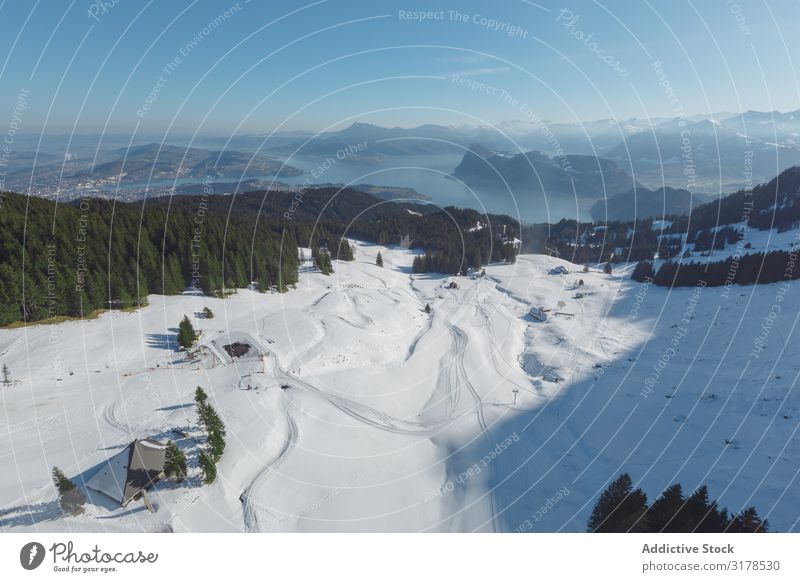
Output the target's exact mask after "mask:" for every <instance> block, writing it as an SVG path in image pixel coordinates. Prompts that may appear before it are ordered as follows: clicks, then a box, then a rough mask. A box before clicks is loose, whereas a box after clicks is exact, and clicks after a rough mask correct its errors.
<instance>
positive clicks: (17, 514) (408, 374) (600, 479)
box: [0, 243, 800, 531]
mask: <svg viewBox="0 0 800 582" xmlns="http://www.w3.org/2000/svg"><path fill="white" fill-rule="evenodd" d="M354 250H355V257H356V260H355V261H354V262H336V263H335V264H334V268H335V272H334V274H333V275H332V276H330V277H328V276H324V275H322V274H320V273H318V272H316V271H315V270H314V269H313V268H311V267H310V266H308V265H307V266H306V267H305V269H304V271H303V273H302V275H301V280H300V282H299V284H298V289H296V290H294V291H290V292H288V293H285V294H280V293H267V294H262V293H256V292H253V291H246V290H241V291H239V292H238V293H237V294H236V295H234V296H232V297H230V298H228V299H224V300H223V299H214V298H207V297H203V296H199V295H195V294H187V295H183V296H173V297H161V296H151V297H150V304H149V306H148V307H145V308H142V309H140V310H137V311H134V312H111V313H106V314H103V315H101V316H100V317H98V318H96V319H93V320H85V321H76V322H67V323H61V324H58V325H39V326H32V327H27V328H19V329H3V330H0V354H1V355H2V360H3V361H4V362H5V363H6V364H7V365H8V367H9V370H10V374H11V384H10V385H7V386H4V387H3V388H2V389H0V390H2V392H1V394H2V399H3V408H2V417H0V418H1V423H0V444H2V450H3V451H4V452H3V453H2V455H3V459H4V460H3V464H4V466H5V467H6V468H10V469H9V470H6V471H4V472H3V476H2V477H0V529H2V530H3V531H30V530H40V531H131V530H135V531H142V530H144V531H242V530H249V531H514V530H519V529H522V528H524V529H525V530H533V531H582V530H583V529H584V528H585V524H586V520H587V517H588V516H589V512H590V511H591V507H592V505H593V503H594V501H595V499H596V498H597V496H598V494H599V493H600V491H601V490H602V489H603V488H604V486H605V485H606V484H607V483H608V482H609V481H610V480H612V479H614V478H615V477H616V476H617V475H618V474H619V473H620V472H622V471H627V472H628V473H630V474H631V475H632V477H633V479H634V483H635V485H636V486H641V487H642V488H643V489H644V490H645V491H647V492H648V493H650V494H651V496H655V495H656V494H657V493H659V492H660V491H662V490H663V489H664V488H665V487H666V486H667V485H669V484H671V483H673V482H676V481H679V482H681V483H682V484H683V486H684V490H691V489H693V488H695V487H696V486H698V485H700V484H702V483H708V484H709V488H710V492H711V494H712V495H713V496H714V497H717V498H719V500H720V503H721V504H722V505H725V506H727V507H728V508H730V509H731V510H735V511H736V510H739V509H740V508H742V507H745V506H749V505H755V506H756V507H757V508H758V510H759V514H760V515H761V516H762V517H766V518H768V519H769V521H770V522H771V524H772V527H773V529H775V530H779V531H790V530H791V531H797V530H798V528H799V527H800V524H798V522H797V511H796V508H797V506H798V505H799V504H800V489H798V487H797V486H796V477H797V466H798V461H799V460H800V448H799V447H800V441H799V440H798V430H797V427H798V414H800V411H799V410H798V407H800V401H799V400H798V395H797V391H796V389H795V381H796V377H797V373H798V363H797V362H798V361H799V360H800V353H798V350H799V349H800V348H798V346H797V342H794V341H792V338H793V337H794V335H795V333H796V330H795V324H796V314H797V313H798V312H800V296H798V294H797V292H796V290H795V289H793V288H792V289H790V290H788V292H787V291H781V289H782V287H778V286H772V285H760V286H750V287H733V288H717V289H699V288H698V289H693V288H686V289H674V290H670V289H667V288H659V287H655V286H653V285H647V284H640V283H636V282H634V281H632V280H630V278H628V277H627V274H628V271H629V267H624V268H621V269H619V270H615V271H614V273H613V274H611V275H606V274H603V273H602V272H601V271H600V270H599V269H595V268H592V269H590V270H589V271H588V272H584V271H583V270H582V269H581V268H579V267H578V266H576V265H572V264H570V263H568V262H566V261H563V260H559V259H555V258H551V257H544V256H532V255H526V256H521V257H520V258H519V259H518V261H517V262H516V264H508V265H491V266H489V267H487V268H486V275H485V276H484V277H480V276H477V274H473V275H470V276H459V277H444V276H438V275H413V274H411V272H410V265H411V262H412V259H413V257H414V252H413V251H410V250H407V249H404V248H401V247H376V246H372V245H367V244H360V243H356V244H354ZM378 251H380V252H381V253H382V256H383V260H384V267H383V268H380V267H377V266H376V265H375V257H376V255H377V252H378ZM559 267H560V268H559ZM564 271H566V273H564ZM453 283H455V285H453ZM726 289H727V291H726ZM779 293H780V294H781V299H780V303H781V307H782V309H781V312H780V313H779V314H774V309H773V307H772V306H773V305H775V304H776V301H777V299H776V297H777V295H778V294H779ZM426 304H428V305H430V307H431V313H430V314H428V313H426V310H425V306H426ZM205 306H208V307H210V308H211V309H212V310H213V312H214V313H215V314H216V317H214V318H213V319H205V318H202V317H200V315H199V314H200V312H201V311H202V308H203V307H205ZM532 308H537V310H535V312H536V314H537V317H536V318H533V317H531V316H530V315H529V312H530V311H531V309H532ZM539 308H540V309H539ZM184 314H186V315H188V316H189V317H190V318H192V320H193V322H194V324H195V326H196V327H197V328H198V329H200V330H201V331H202V335H201V338H200V345H201V346H203V348H204V349H203V350H202V352H201V354H200V355H198V356H197V357H196V358H193V359H191V360H187V357H186V355H185V353H184V352H179V351H177V350H176V348H175V343H174V341H175V332H174V331H173V328H174V327H175V326H177V323H178V321H179V320H180V319H181V318H182V317H183V315H184ZM542 316H544V317H542ZM765 321H768V322H769V325H768V327H767V328H766V329H768V331H767V332H765V331H764V329H765V327H764V322H765ZM765 333H766V336H765ZM233 341H240V342H245V343H248V344H249V345H251V346H252V348H253V351H252V353H250V354H248V355H246V356H243V357H241V358H238V359H237V360H232V359H231V358H230V357H226V355H225V354H224V353H223V352H221V351H220V347H219V346H220V345H223V344H226V343H229V342H233ZM756 345H759V346H763V349H760V350H755V349H754V346H756ZM198 385H201V386H203V387H204V388H205V390H206V392H207V393H208V394H209V401H210V402H211V403H212V404H213V406H214V407H215V408H216V409H217V410H218V411H219V412H220V415H221V416H222V417H223V419H224V422H225V424H226V426H227V430H228V437H227V448H226V452H225V454H224V456H223V458H222V460H221V462H220V464H219V466H218V472H219V476H218V479H217V481H216V482H215V483H213V484H212V485H205V486H201V485H200V483H199V478H198V469H197V468H196V462H197V461H196V456H197V452H198V445H197V442H196V441H195V439H196V438H200V434H201V433H200V431H199V430H198V427H197V418H196V416H197V415H196V411H195V407H194V404H193V394H194V391H195V388H196V386H198ZM282 386H288V387H287V388H286V389H282ZM143 437H154V438H157V439H159V440H162V441H163V440H166V439H173V440H174V441H175V442H176V443H177V444H178V445H179V446H180V447H181V448H183V449H184V450H185V451H186V453H187V456H188V458H189V464H190V475H189V479H188V480H187V481H186V482H184V483H183V484H180V485H178V484H174V483H169V482H161V483H159V484H158V485H157V486H156V487H155V489H154V490H153V491H152V492H151V494H150V500H151V504H152V505H153V507H154V509H155V511H154V512H152V513H151V512H149V511H147V510H146V509H145V508H144V507H143V506H142V504H141V502H132V504H131V505H129V506H128V507H126V508H120V507H118V506H117V505H116V504H114V503H113V502H111V501H110V500H108V499H105V498H104V497H103V496H102V494H98V493H93V492H91V491H87V496H88V503H87V506H86V511H85V513H84V514H83V515H81V516H77V517H70V518H63V517H61V516H60V512H59V510H58V505H57V502H56V497H55V491H54V489H53V486H52V484H51V481H50V470H51V469H52V467H53V466H54V465H57V466H59V467H61V468H62V469H63V470H64V471H65V473H66V474H67V475H68V476H69V477H71V478H73V479H74V480H75V481H76V482H78V484H79V486H80V487H82V485H81V483H83V481H84V480H87V479H89V478H90V477H91V476H92V474H93V473H94V472H96V471H97V470H98V468H99V466H100V465H101V464H102V463H103V461H104V460H105V459H107V458H108V457H109V456H111V455H113V454H114V453H115V452H117V451H119V450H120V449H121V448H122V447H123V446H125V445H127V444H128V443H129V442H130V441H131V440H133V439H134V438H143ZM553 500H555V501H553ZM543 507H544V508H546V509H545V510H544V511H542V508H543ZM524 524H530V526H528V525H524Z"/></svg>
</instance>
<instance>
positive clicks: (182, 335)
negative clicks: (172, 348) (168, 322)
mask: <svg viewBox="0 0 800 582" xmlns="http://www.w3.org/2000/svg"><path fill="white" fill-rule="evenodd" d="M196 339H197V332H195V330H194V327H193V326H192V322H191V321H189V318H188V317H187V316H186V315H184V316H183V319H182V320H181V322H180V324H179V325H178V344H179V345H180V346H181V347H182V348H184V349H187V350H188V349H189V348H190V347H192V344H194V341H195V340H196Z"/></svg>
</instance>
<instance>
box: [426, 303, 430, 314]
mask: <svg viewBox="0 0 800 582" xmlns="http://www.w3.org/2000/svg"><path fill="white" fill-rule="evenodd" d="M430 312H431V304H430V303H426V304H425V313H430Z"/></svg>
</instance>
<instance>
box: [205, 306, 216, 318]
mask: <svg viewBox="0 0 800 582" xmlns="http://www.w3.org/2000/svg"><path fill="white" fill-rule="evenodd" d="M203 317H205V318H206V319H214V312H213V311H211V310H210V309H209V308H208V307H203Z"/></svg>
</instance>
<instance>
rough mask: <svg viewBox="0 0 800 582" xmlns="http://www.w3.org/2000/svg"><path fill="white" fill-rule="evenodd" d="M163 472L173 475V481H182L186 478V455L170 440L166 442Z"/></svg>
mask: <svg viewBox="0 0 800 582" xmlns="http://www.w3.org/2000/svg"><path fill="white" fill-rule="evenodd" d="M164 474H165V475H166V476H167V477H168V478H169V477H175V481H177V482H178V483H180V482H182V481H183V480H184V479H185V478H186V455H184V454H183V451H182V450H180V449H179V448H178V446H177V445H176V444H175V443H174V442H172V441H169V442H167V453H166V459H165V461H164Z"/></svg>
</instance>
